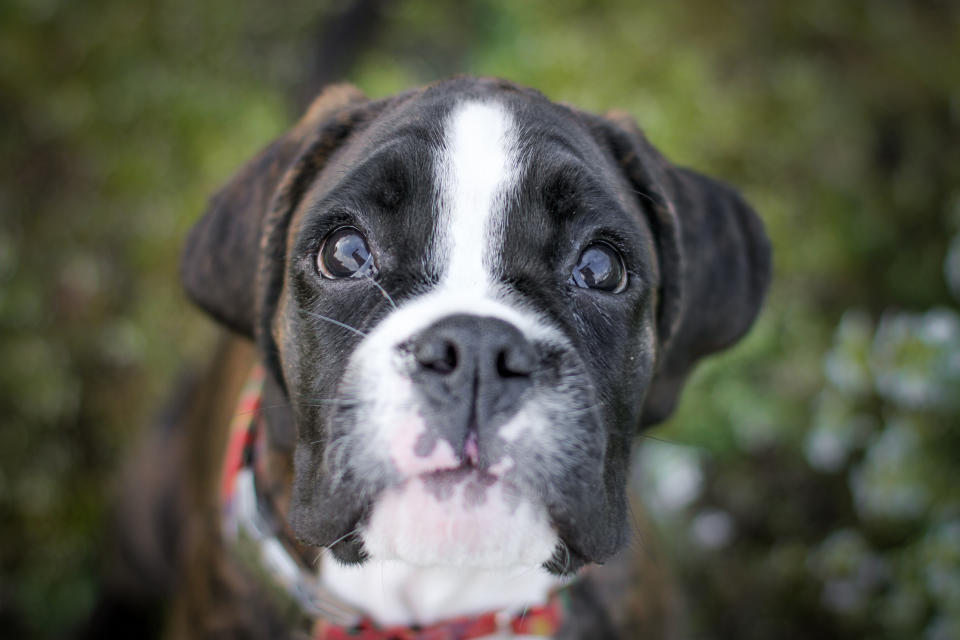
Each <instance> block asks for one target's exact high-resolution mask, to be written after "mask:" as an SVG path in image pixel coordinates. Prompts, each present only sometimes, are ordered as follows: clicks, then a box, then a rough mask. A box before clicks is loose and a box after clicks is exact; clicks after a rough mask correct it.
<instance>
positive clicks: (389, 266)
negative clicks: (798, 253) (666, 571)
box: [116, 77, 770, 639]
mask: <svg viewBox="0 0 960 640" xmlns="http://www.w3.org/2000/svg"><path fill="white" fill-rule="evenodd" d="M181 274H182V280H183V284H184V286H185V288H186V291H187V293H188V295H189V297H190V298H191V299H192V300H193V301H194V302H195V303H196V304H197V305H199V307H201V308H202V309H203V310H205V311H206V312H207V313H209V314H210V315H211V316H213V318H215V319H216V320H217V321H219V322H220V323H221V324H222V325H224V326H225V327H227V328H228V329H230V330H232V333H233V337H231V338H227V339H225V340H224V342H223V344H222V345H221V347H220V350H219V352H218V355H217V356H216V358H215V359H214V361H213V364H212V365H211V368H210V370H209V371H208V372H207V373H206V374H205V375H204V379H203V380H202V381H200V382H197V381H193V382H192V383H191V389H192V390H191V391H190V392H189V393H187V394H186V395H185V396H184V397H185V398H186V399H185V400H184V402H183V403H182V406H181V407H179V408H178V409H177V410H176V411H174V412H173V413H172V416H171V418H170V419H168V420H167V426H166V427H165V428H163V429H160V430H158V431H157V432H156V433H155V434H154V435H153V436H151V438H152V439H151V440H150V441H148V444H147V445H146V446H145V447H144V453H143V455H142V456H141V457H140V458H139V460H140V461H141V462H138V463H135V464H134V465H133V468H135V469H137V472H136V473H137V474H139V476H138V478H139V479H137V478H134V479H133V480H129V481H127V482H126V483H125V487H126V488H127V489H128V493H129V495H128V496H127V498H126V499H125V500H124V503H125V504H127V505H128V506H127V507H126V508H125V509H121V513H124V514H125V516H123V517H121V520H125V522H126V529H127V531H128V535H127V536H126V538H125V539H126V540H128V541H130V542H127V543H124V544H126V546H124V544H121V545H120V547H121V548H123V549H126V551H125V552H124V555H125V556H126V557H127V558H128V560H129V559H131V558H136V559H137V560H136V561H135V562H128V563H127V564H128V565H136V566H137V567H139V570H140V574H139V575H144V574H152V575H154V576H160V577H159V578H157V579H156V580H155V582H157V583H158V584H163V585H165V586H164V587H163V589H160V590H158V591H157V593H160V592H163V593H164V594H166V593H168V592H172V593H173V596H172V600H173V605H172V608H171V609H170V610H169V613H168V616H167V617H168V622H167V623H166V624H167V625H168V626H167V629H168V632H169V633H170V635H172V636H173V637H244V638H246V637H251V638H253V637H275V638H280V637H313V638H341V637H344V638H345V637H354V638H355V637H361V638H371V639H372V638H389V637H394V638H478V637H484V638H497V637H508V636H510V637H513V636H515V637H528V636H529V637H545V636H551V637H557V638H601V637H625V638H630V637H636V636H635V635H634V634H635V633H636V630H633V631H631V630H629V629H624V628H622V626H620V627H619V628H618V624H617V623H618V620H620V621H621V622H622V619H623V616H622V615H615V614H613V613H611V610H610V608H609V606H608V605H609V602H608V600H609V597H607V596H609V595H610V593H609V592H610V590H609V589H608V593H607V596H604V594H603V589H602V588H598V587H597V586H596V584H593V585H591V579H592V574H591V572H592V571H594V569H593V568H596V567H599V566H600V565H603V564H604V563H608V561H609V560H610V559H611V558H614V557H615V554H617V553H618V551H621V549H622V548H623V547H624V546H625V545H626V543H627V539H628V532H629V526H628V516H627V514H628V495H627V477H628V467H629V459H630V451H631V445H632V442H633V441H634V439H635V438H634V436H635V435H636V434H637V433H638V432H640V431H641V430H643V429H645V428H647V427H649V426H651V425H653V424H656V423H658V422H661V421H663V420H664V419H665V418H666V417H668V416H669V415H670V413H671V412H672V410H673V409H674V407H675V405H676V403H677V400H678V397H679V394H680V392H681V389H682V387H683V384H684V381H685V379H686V378H687V376H688V375H689V373H690V371H691V369H692V368H693V366H694V365H695V363H696V362H697V361H698V360H699V359H700V358H702V357H704V356H706V355H708V354H710V353H713V352H716V351H719V350H721V349H724V348H726V347H729V346H730V345H732V344H734V343H735V342H736V341H737V340H739V339H740V338H741V337H742V336H743V335H744V334H745V333H746V332H747V330H748V329H749V327H750V326H751V324H752V323H753V321H754V319H755V316H756V315H757V313H758V311H759V309H760V307H761V303H762V301H763V298H764V295H765V292H766V289H767V285H768V281H769V278H770V248H769V244H768V241H767V238H766V236H765V233H764V229H763V225H762V223H761V221H760V219H759V218H758V217H757V216H756V214H755V213H754V212H753V211H752V209H751V208H750V207H749V206H748V205H747V204H746V202H745V201H744V200H743V199H742V198H741V197H740V195H738V193H737V192H736V191H734V190H733V189H732V188H730V187H728V186H726V185H725V184H723V183H721V182H718V181H715V180H712V179H710V178H707V177H705V176H703V175H700V174H698V173H695V172H693V171H690V170H687V169H681V168H677V167H675V166H673V165H672V164H671V163H670V162H668V161H667V160H665V159H664V157H663V156H662V155H661V154H660V153H659V152H658V151H657V150H656V149H655V148H654V147H653V146H652V145H651V144H650V143H649V142H648V141H647V140H646V138H645V137H644V136H643V134H642V133H641V131H640V129H639V128H638V127H637V126H636V125H635V124H634V123H633V121H632V120H631V119H630V117H629V116H627V115H625V114H623V113H619V112H612V113H608V114H606V115H605V116H598V115H593V114H590V113H586V112H583V111H580V110H577V109H575V108H572V107H569V106H565V105H561V104H556V103H553V102H551V101H549V100H548V99H547V98H545V97H544V96H543V95H542V94H540V93H539V92H537V91H535V90H532V89H528V88H524V87H520V86H517V85H515V84H512V83H510V82H507V81H504V80H498V79H490V78H474V77H456V78H452V79H448V80H445V81H441V82H438V83H436V84H433V85H430V86H427V87H425V88H422V89H418V90H414V91H410V92H407V93H403V94H400V95H396V96H393V97H389V98H386V99H381V100H369V99H367V98H366V97H364V96H363V95H362V94H361V93H360V92H359V91H358V90H357V89H355V88H352V87H350V86H346V85H337V86H332V87H330V88H327V89H326V90H325V91H323V92H322V93H321V94H320V95H319V97H318V98H316V100H315V101H314V103H313V104H312V106H310V108H309V110H308V111H307V113H306V114H305V115H304V116H303V118H302V119H301V120H300V121H299V122H298V123H297V124H296V125H295V126H294V127H293V128H292V129H291V130H290V131H289V132H287V133H286V134H284V135H283V136H281V137H280V138H279V139H278V140H276V141H275V142H273V143H272V144H271V145H269V146H268V147H267V148H266V149H265V150H264V151H263V152H262V153H260V154H259V155H258V156H257V157H256V158H254V159H253V160H252V161H251V162H249V163H248V164H247V165H246V166H245V167H244V168H243V169H241V170H240V172H239V173H238V174H237V175H236V176H235V177H234V178H233V179H232V180H231V181H230V182H229V183H228V184H227V185H226V186H225V187H223V189H222V190H221V191H220V192H219V193H218V194H217V195H216V196H215V197H214V198H213V199H212V201H211V203H210V205H209V209H208V211H207V212H206V213H205V215H204V216H203V217H202V218H201V219H200V220H199V222H198V223H197V224H196V226H195V227H194V229H193V230H192V231H191V233H190V235H189V238H188V240H187V243H186V248H185V251H184V254H183V259H182V268H181ZM257 371H259V373H251V372H257ZM251 376H253V377H252V378H251ZM245 386H246V387H248V389H253V391H248V392H247V394H246V396H245V395H244V394H245V392H244V391H243V388H244V387H245ZM238 403H239V404H238ZM244 403H246V404H244ZM231 423H233V426H230V425H231ZM225 452H226V453H225ZM145 470H149V475H151V477H150V478H146V479H144V474H145V473H147V471H145ZM144 540H153V542H154V544H152V546H150V545H147V544H145V543H144ZM145 547H150V548H148V549H145ZM617 557H619V556H617ZM608 564H609V563H608ZM597 571H602V570H601V569H597ZM128 573H129V575H128V576H127V577H126V578H125V580H126V582H125V583H124V581H123V580H119V579H118V580H117V581H116V584H121V583H123V584H126V585H128V586H126V587H124V589H125V590H126V593H127V594H128V595H129V594H132V593H133V592H135V591H136V590H137V589H141V590H142V589H143V587H136V586H130V585H133V584H134V583H136V579H135V578H133V577H130V576H132V575H133V574H134V573H136V572H134V571H132V570H131V571H130V572H128ZM142 583H143V580H141V584H142ZM618 588H619V587H618ZM117 591H118V592H120V591H123V589H118V590H117ZM165 597H166V596H165Z"/></svg>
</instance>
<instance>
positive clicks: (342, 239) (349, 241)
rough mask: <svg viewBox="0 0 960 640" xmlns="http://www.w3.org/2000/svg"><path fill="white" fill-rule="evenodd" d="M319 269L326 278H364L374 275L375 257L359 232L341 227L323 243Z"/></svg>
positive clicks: (318, 258)
mask: <svg viewBox="0 0 960 640" xmlns="http://www.w3.org/2000/svg"><path fill="white" fill-rule="evenodd" d="M317 268H318V269H319V270H320V273H321V275H323V276H324V277H325V278H330V279H337V278H362V277H364V276H369V275H373V272H374V264H373V255H372V254H371V253H370V248H369V247H368V246H367V241H366V239H364V237H363V234H362V233H360V231H359V230H357V229H354V228H353V227H340V228H339V229H337V230H336V231H334V232H333V233H331V234H330V235H329V236H327V239H326V240H324V241H323V246H321V247H320V252H319V253H318V254H317Z"/></svg>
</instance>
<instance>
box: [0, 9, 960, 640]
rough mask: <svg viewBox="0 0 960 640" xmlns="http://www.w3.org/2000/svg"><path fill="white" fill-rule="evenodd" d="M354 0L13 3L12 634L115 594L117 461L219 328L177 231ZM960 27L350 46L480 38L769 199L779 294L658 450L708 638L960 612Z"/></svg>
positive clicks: (2, 247) (585, 14)
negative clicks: (108, 541)
mask: <svg viewBox="0 0 960 640" xmlns="http://www.w3.org/2000/svg"><path fill="white" fill-rule="evenodd" d="M338 7H339V5H331V6H327V5H326V4H324V5H321V6H318V4H317V3H315V2H306V1H304V0H296V1H293V2H289V3H285V4H284V6H283V9H282V10H280V9H278V8H277V6H276V5H275V4H274V3H269V2H266V0H254V1H252V2H247V3H243V4H240V3H236V2H226V1H225V0H213V1H211V2H204V3H195V2H187V1H185V0H164V1H159V0H148V1H145V2H133V3H131V2H121V1H119V0H89V1H88V2H84V3H79V2H64V1H57V0H42V1H31V0H8V1H7V2H5V3H2V4H0V136H2V137H0V175H2V176H3V178H2V184H0V211H2V217H0V330H2V332H0V362H2V363H3V365H4V366H2V367H0V415H2V416H3V418H2V421H0V575H2V582H0V628H3V629H5V630H6V631H8V632H10V633H12V635H11V637H18V636H25V635H33V636H39V637H43V636H49V635H51V634H53V633H56V632H57V631H58V630H62V629H64V628H67V627H69V626H70V625H71V624H74V623H75V622H76V621H77V620H79V619H80V618H82V616H83V615H84V614H85V612H86V611H87V609H88V607H89V606H90V604H91V602H92V600H93V597H94V592H95V574H96V567H97V558H98V555H99V553H100V551H99V550H100V545H101V535H102V534H101V533H100V529H99V525H100V523H101V520H102V518H103V516H104V514H105V511H106V508H107V507H106V504H107V502H106V500H107V495H108V492H107V491H106V489H105V487H107V486H108V485H109V479H110V478H111V476H112V474H113V473H114V472H115V471H116V470H117V468H118V466H119V465H120V463H121V459H122V451H123V450H124V448H125V447H126V446H127V445H128V444H129V443H130V442H131V439H132V438H133V437H134V436H135V434H136V432H137V429H138V428H139V427H140V426H141V425H143V424H146V423H147V422H148V421H149V419H150V415H151V412H152V411H153V410H154V409H155V408H156V407H158V406H160V404H161V401H162V398H163V394H164V390H165V389H168V388H169V387H170V385H171V383H172V381H173V379H174V377H175V375H176V374H177V372H178V371H180V370H181V369H182V367H183V364H184V362H191V361H193V362H197V361H200V360H202V358H203V357H204V356H205V354H206V353H207V350H208V347H209V343H210V338H211V335H212V330H211V327H210V325H209V323H208V322H207V321H206V320H204V319H202V318H201V316H200V314H199V313H196V312H193V311H190V310H189V306H188V305H187V304H186V302H185V301H184V300H183V298H182V296H181V294H180V292H179V288H178V285H177V281H176V258H177V254H178V248H179V244H180V242H181V239H182V237H183V235H184V233H185V231H186V229H187V228H188V227H189V225H190V223H191V222H192V221H193V220H194V219H195V218H196V217H197V216H198V215H199V213H200V211H201V210H202V209H203V206H204V202H205V198H206V197H207V195H208V194H210V193H211V192H212V191H213V190H214V189H215V188H216V186H217V185H218V184H219V183H220V182H222V181H223V180H225V179H226V178H227V177H228V176H229V175H230V174H231V172H232V171H233V170H235V169H236V168H237V167H238V166H239V165H240V164H241V163H242V162H243V161H244V160H245V159H246V158H247V157H249V156H250V155H251V154H252V153H253V152H254V151H255V150H256V149H257V148H259V147H261V146H262V145H264V144H265V143H266V142H268V141H269V140H270V139H271V138H272V137H273V136H275V135H276V134H278V133H279V132H280V131H282V130H283V128H284V127H285V126H288V125H289V123H290V122H291V121H292V119H293V117H294V116H295V111H296V108H297V106H298V105H295V104H294V99H293V96H295V95H296V94H297V92H298V90H301V89H302V87H301V86H299V83H302V82H303V81H304V71H303V70H304V68H305V67H306V66H307V60H308V58H309V55H310V52H311V51H312V49H311V46H312V43H311V39H312V38H315V37H316V33H317V29H318V27H319V26H320V25H322V24H323V23H324V21H325V20H326V19H327V18H328V17H329V15H330V13H331V11H332V10H335V9H337V8H338ZM958 34H960V6H958V5H957V4H956V3H952V2H946V1H943V2H938V1H936V0H925V1H907V0H887V1H884V2H880V1H876V2H867V1H865V0H864V1H859V2H836V1H828V0H814V1H810V2H803V3H770V2H763V1H761V0H745V1H739V2H734V1H732V0H682V1H677V2H671V3H637V2H633V1H632V0H602V1H600V0H594V1H589V2H588V1H587V0H553V1H550V2H547V1H545V0H542V1H530V2H513V1H510V0H470V1H464V2H452V1H451V2H431V1H428V0H397V1H396V2H389V3H385V15H384V18H383V23H382V25H381V28H380V30H379V32H378V33H377V35H376V37H375V39H374V41H373V43H372V44H371V46H369V47H367V48H366V50H365V51H364V52H363V55H362V56H361V58H360V59H359V60H357V61H356V62H355V64H354V65H353V68H352V69H351V71H350V73H349V78H348V79H351V80H353V81H354V82H355V83H357V84H358V85H360V86H361V88H363V89H364V90H366V91H367V92H368V93H369V94H370V95H372V96H382V95H386V94H389V93H392V92H394V91H398V90H402V89H405V88H408V87H410V86H413V85H418V84H422V83H424V82H429V81H431V80H433V79H435V78H437V77H440V76H443V75H447V74H450V73H455V72H461V71H464V72H470V73H476V74H489V75H498V76H504V77H508V78H510V79H512V80H515V81H517V82H519V83H522V84H527V85H530V86H534V87H537V88H539V89H541V90H542V91H544V92H545V93H546V94H547V95H548V96H550V97H551V98H553V99H555V100H560V101H566V102H569V103H572V104H576V105H578V106H580V107H583V108H587V109H593V110H596V111H604V110H606V109H609V108H613V107H617V108H621V109H625V110H628V111H630V112H631V113H632V114H633V115H634V116H635V117H636V118H637V120H638V122H639V123H640V124H641V126H642V127H643V128H644V129H645V130H646V132H647V134H648V136H649V137H650V139H651V140H652V141H653V142H654V144H656V145H657V146H658V147H659V148H661V149H662V150H663V151H664V152H665V153H666V154H667V155H668V156H669V157H671V158H672V159H673V160H674V161H676V162H678V163H681V164H686V165H690V166H694V167H696V168H698V169H700V170H702V171H705V172H707V173H711V174H714V175H717V176H720V177H722V178H724V179H726V180H728V181H730V182H732V183H733V184H736V185H738V186H739V187H740V188H741V190H742V191H743V192H744V193H745V194H746V196H747V197H748V199H749V200H750V201H751V202H752V203H754V205H755V206H756V207H757V209H758V210H759V211H760V212H761V214H762V216H763V217H764V219H765V221H766V223H767V225H768V229H769V232H770V235H771V238H772V240H773V243H774V246H775V269H776V275H775V281H774V286H773V289H772V291H771V295H770V300H769V304H768V305H767V308H766V310H765V312H764V314H763V316H762V317H761V319H760V321H759V323H758V325H757V326H756V327H755V329H754V330H753V332H752V333H751V335H750V337H749V338H748V339H747V340H746V341H745V342H744V343H742V344H741V345H740V346H738V347H737V349H735V350H734V351H732V352H730V353H728V354H725V355H722V356H719V357H717V358H714V359H713V360H712V361H710V362H708V363H706V364H705V365H704V366H702V367H701V369H700V370H699V371H698V372H697V374H696V376H695V378H694V379H693V381H692V382H691V385H690V387H689V388H688V390H687V392H686V393H685V395H684V398H683V403H682V406H681V408H680V410H679V411H678V414H677V415H676V417H675V418H674V419H673V420H672V421H671V422H670V423H669V424H668V425H665V426H663V427H661V428H658V429H657V430H656V431H654V432H653V433H652V434H651V435H652V436H653V437H655V438H657V439H656V440H655V439H653V438H650V439H648V440H646V441H645V442H644V446H643V447H642V450H641V452H640V455H639V458H640V462H641V463H642V465H643V471H644V474H643V476H642V479H643V481H642V482H640V483H639V484H640V488H641V491H643V493H644V494H645V495H646V496H647V501H648V503H649V504H650V506H651V508H652V509H654V510H655V511H656V512H657V513H658V515H659V519H658V522H660V523H661V526H662V527H663V529H664V534H665V535H664V536H663V537H664V541H665V544H667V546H668V548H669V550H670V551H671V552H673V553H674V554H675V563H676V566H677V567H678V572H679V574H680V577H681V584H682V586H683V588H684V591H685V594H686V600H687V607H688V609H689V612H690V618H691V625H692V630H693V631H692V633H695V634H696V636H697V637H723V638H739V639H746V638H770V637H778V638H791V637H795V638H808V637H819V638H830V637H845V636H847V637H875V638H914V637H923V638H927V639H929V640H940V639H946V638H955V637H960V504H958V502H960V492H958V491H957V489H956V487H958V486H960V470H958V461H960V400H958V399H960V313H958V307H957V302H958V298H954V297H951V292H952V293H953V296H960V233H958V232H960V93H958V86H960V85H958V84H957V80H956V79H957V78H960V45H958V42H960V38H958ZM664 441H666V442H664Z"/></svg>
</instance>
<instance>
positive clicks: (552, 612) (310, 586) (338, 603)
mask: <svg viewBox="0 0 960 640" xmlns="http://www.w3.org/2000/svg"><path fill="white" fill-rule="evenodd" d="M264 375H265V374H264V370H263V367H261V366H257V367H255V368H254V369H253V371H251V373H250V376H249V378H248V379H247V382H246V384H245V385H244V388H243V391H242V392H241V394H240V400H239V402H238V403H237V409H236V411H235V412H234V416H233V419H232V421H231V423H230V434H229V438H228V440H227V451H226V454H225V456H224V463H223V472H222V475H221V480H220V498H221V505H222V515H223V533H224V537H225V539H226V541H227V543H228V546H229V547H230V548H231V550H232V551H233V553H234V555H235V556H236V557H237V558H238V559H239V560H240V561H241V562H242V563H243V564H244V566H245V567H246V568H247V569H248V570H250V573H251V574H252V575H253V576H254V577H255V579H257V580H258V581H259V582H260V583H261V584H262V585H264V586H265V587H266V589H265V590H266V591H267V592H268V593H269V594H270V596H271V597H272V599H274V600H275V601H276V604H277V605H278V608H279V610H280V611H282V612H285V613H286V615H287V617H288V618H290V620H291V622H292V623H293V625H294V628H297V629H301V630H304V631H306V632H307V633H308V634H309V637H310V638H311V640H473V639H479V638H485V637H487V636H494V635H496V637H498V638H509V637H511V636H514V635H526V636H544V637H550V636H553V635H555V634H556V633H557V631H558V630H559V629H560V624H561V622H562V621H563V617H564V611H565V606H564V604H565V601H566V599H567V592H566V590H558V591H555V592H554V593H553V594H552V595H551V597H550V599H549V600H548V602H547V604H545V605H543V606H539V607H531V608H527V609H525V610H523V611H520V612H511V611H491V612H487V613H483V614H479V615H474V616H463V617H458V618H454V619H450V620H444V621H441V622H437V623H435V624H431V625H424V626H390V627H384V626H378V625H377V624H376V623H374V622H373V620H372V619H371V618H370V617H369V616H367V615H365V614H364V612H363V611H361V610H360V609H358V608H356V607H354V606H352V605H350V604H348V603H346V602H344V601H343V600H342V599H340V598H339V597H337V596H336V595H334V594H333V593H332V592H330V590H329V589H328V588H326V587H325V586H324V585H323V584H322V583H321V582H320V581H319V580H318V579H317V577H316V575H315V573H316V572H315V571H312V570H311V568H310V567H306V566H304V565H303V563H302V562H301V561H299V560H298V555H297V554H296V553H295V552H294V551H293V541H292V540H290V539H289V538H288V537H287V536H284V535H283V532H282V530H280V529H279V528H278V527H276V526H273V525H271V524H270V523H269V522H268V519H267V518H265V517H264V515H263V513H262V512H261V509H260V498H259V497H258V495H257V488H256V472H255V468H254V459H255V448H256V444H257V440H258V438H261V437H262V434H263V430H262V429H261V428H260V423H261V420H260V405H261V399H262V392H263V379H264Z"/></svg>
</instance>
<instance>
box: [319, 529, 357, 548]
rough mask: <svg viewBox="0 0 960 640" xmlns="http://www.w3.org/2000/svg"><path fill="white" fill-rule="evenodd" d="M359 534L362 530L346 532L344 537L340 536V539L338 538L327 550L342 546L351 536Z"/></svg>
mask: <svg viewBox="0 0 960 640" xmlns="http://www.w3.org/2000/svg"><path fill="white" fill-rule="evenodd" d="M358 533H360V529H351V530H350V531H348V532H346V533H345V534H343V535H342V536H340V537H339V538H337V539H336V540H334V541H333V542H331V543H330V544H328V545H327V549H333V548H334V547H335V546H337V545H338V544H340V543H341V542H343V541H344V540H346V539H347V538H349V537H350V536H352V535H356V534H358Z"/></svg>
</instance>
